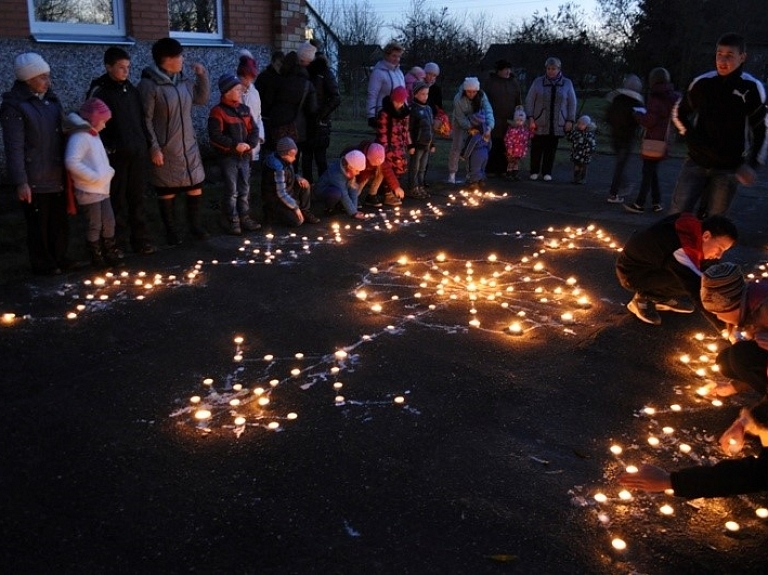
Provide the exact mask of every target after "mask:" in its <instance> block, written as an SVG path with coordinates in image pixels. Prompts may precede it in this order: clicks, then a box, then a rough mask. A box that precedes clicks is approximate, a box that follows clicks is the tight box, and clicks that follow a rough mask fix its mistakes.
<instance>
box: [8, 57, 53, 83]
mask: <svg viewBox="0 0 768 575" xmlns="http://www.w3.org/2000/svg"><path fill="white" fill-rule="evenodd" d="M50 71H51V67H50V66H49V65H48V62H46V61H45V60H43V57H42V56H41V55H40V54H36V53H35V52H25V53H24V54H19V55H18V56H16V58H15V59H14V61H13V72H14V73H15V74H16V79H17V80H21V81H22V82H26V81H27V80H31V79H32V78H34V77H35V76H39V75H40V74H47V73H48V72H50Z"/></svg>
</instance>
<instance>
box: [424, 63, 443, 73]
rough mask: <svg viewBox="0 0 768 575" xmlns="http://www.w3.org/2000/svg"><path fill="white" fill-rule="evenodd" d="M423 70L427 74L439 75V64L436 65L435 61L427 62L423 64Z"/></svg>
mask: <svg viewBox="0 0 768 575" xmlns="http://www.w3.org/2000/svg"><path fill="white" fill-rule="evenodd" d="M424 72H426V73H427V74H434V75H435V76H439V75H440V66H438V65H437V64H436V63H435V62H427V63H426V64H424Z"/></svg>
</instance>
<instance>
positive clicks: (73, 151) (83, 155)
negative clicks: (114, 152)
mask: <svg viewBox="0 0 768 575" xmlns="http://www.w3.org/2000/svg"><path fill="white" fill-rule="evenodd" d="M67 119H68V121H69V122H70V123H71V125H72V126H74V129H73V131H72V133H71V134H70V136H69V138H68V139H67V148H66V152H65V154H64V163H65V165H66V167H67V171H68V172H69V175H70V177H71V178H72V185H73V187H74V188H75V198H77V203H78V204H80V205H86V204H94V203H96V202H100V201H102V200H105V199H106V198H108V197H109V184H110V182H111V181H112V177H113V176H114V175H115V170H114V168H113V167H112V166H110V165H109V159H108V158H107V152H106V150H105V149H104V144H103V143H102V141H101V139H100V138H99V134H98V133H97V132H95V131H94V130H93V129H92V127H91V125H90V124H89V123H88V122H87V121H86V120H85V119H83V118H82V117H80V116H79V115H77V114H75V113H74V112H73V113H71V114H69V115H68V116H67Z"/></svg>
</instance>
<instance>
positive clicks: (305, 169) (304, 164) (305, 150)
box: [297, 142, 315, 184]
mask: <svg viewBox="0 0 768 575" xmlns="http://www.w3.org/2000/svg"><path fill="white" fill-rule="evenodd" d="M299 154H300V155H301V164H297V166H298V165H300V166H301V175H302V176H303V177H304V178H306V180H307V181H308V182H309V183H310V184H311V183H312V182H314V181H315V179H314V177H313V176H312V170H313V164H314V161H315V157H314V156H315V149H314V147H313V146H312V145H311V144H309V143H307V142H304V143H301V144H299Z"/></svg>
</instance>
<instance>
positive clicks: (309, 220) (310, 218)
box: [301, 210, 320, 224]
mask: <svg viewBox="0 0 768 575" xmlns="http://www.w3.org/2000/svg"><path fill="white" fill-rule="evenodd" d="M301 214H302V215H303V216H304V223H305V224H319V223H320V218H318V217H317V216H316V215H315V214H313V213H312V212H310V211H309V210H302V211H301Z"/></svg>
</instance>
